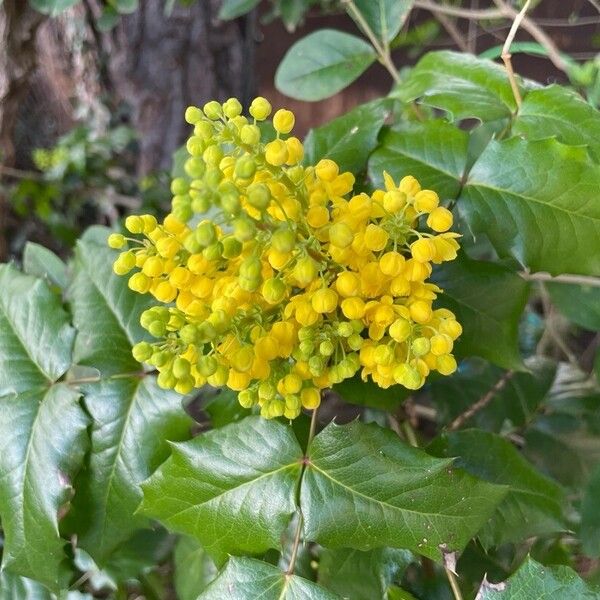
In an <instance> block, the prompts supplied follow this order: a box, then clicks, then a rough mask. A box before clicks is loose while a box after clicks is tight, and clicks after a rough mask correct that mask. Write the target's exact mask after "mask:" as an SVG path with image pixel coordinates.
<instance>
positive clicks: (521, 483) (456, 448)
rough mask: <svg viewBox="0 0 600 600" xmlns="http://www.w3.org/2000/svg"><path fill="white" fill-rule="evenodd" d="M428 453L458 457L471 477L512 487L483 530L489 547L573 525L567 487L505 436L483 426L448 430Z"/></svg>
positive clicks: (460, 464) (481, 535)
mask: <svg viewBox="0 0 600 600" xmlns="http://www.w3.org/2000/svg"><path fill="white" fill-rule="evenodd" d="M484 449H485V450H484ZM428 451H429V452H431V453H432V454H434V455H435V456H440V457H444V458H445V457H457V461H456V465H457V466H459V467H462V468H463V469H465V470H466V471H468V472H469V473H471V475H474V476H475V477H478V478H480V479H483V480H485V481H489V482H491V483H495V484H499V485H505V486H508V488H509V490H508V493H507V494H506V496H505V497H504V499H503V500H502V502H500V504H499V505H498V506H497V508H496V510H495V512H494V516H493V517H492V519H491V520H490V521H489V522H488V523H486V524H485V525H484V527H483V529H482V530H481V531H480V532H479V534H478V537H479V539H480V541H481V542H482V544H483V546H484V547H487V548H489V547H492V546H499V545H501V544H505V543H510V542H521V541H523V540H525V539H527V538H529V537H532V536H537V535H544V534H549V533H557V532H561V531H565V530H566V529H567V528H566V525H565V521H564V516H563V509H564V506H565V494H564V491H563V489H562V488H561V487H560V486H559V485H558V484H556V483H555V482H554V481H552V480H551V479H548V478H547V477H545V476H543V475H542V474H540V473H539V472H538V471H536V470H535V469H534V467H533V466H532V465H531V464H530V463H528V462H527V461H526V460H525V459H524V458H523V456H522V455H521V454H520V453H519V452H518V451H517V450H516V448H515V447H514V446H513V445H512V444H511V443H510V442H507V441H506V440H505V439H504V438H502V437H500V436H498V435H495V434H493V433H489V432H486V431H480V430H477V429H471V430H467V431H458V432H453V433H448V434H443V435H442V436H440V437H439V438H437V439H436V440H434V441H433V443H432V444H431V445H430V446H429V447H428Z"/></svg>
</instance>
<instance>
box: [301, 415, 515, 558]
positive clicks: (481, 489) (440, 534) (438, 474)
mask: <svg viewBox="0 0 600 600" xmlns="http://www.w3.org/2000/svg"><path fill="white" fill-rule="evenodd" d="M505 493H506V490H505V489H504V488H502V487H500V486H495V485H492V484H489V483H486V482H482V481H478V480H477V479H475V478H474V477H472V476H471V475H468V474H467V473H464V472H463V471H459V470H457V469H455V468H453V467H452V460H442V459H436V458H433V457H431V456H429V455H427V454H426V453H425V452H423V451H422V450H418V449H416V448H412V447H409V446H406V445H405V444H404V443H402V442H401V441H400V439H399V438H398V436H397V435H396V434H395V433H393V432H392V431H390V430H387V429H382V428H380V427H378V426H377V425H365V424H363V423H360V422H358V421H355V422H352V423H350V424H348V425H344V426H338V425H335V424H330V425H328V426H327V427H326V428H325V429H324V430H323V431H322V432H321V433H320V434H319V435H317V436H316V437H315V438H314V440H313V442H312V444H311V447H310V449H309V462H308V464H307V466H306V471H305V473H304V477H303V481H302V487H301V490H300V504H301V508H302V514H303V515H304V534H305V538H306V539H309V540H314V541H317V542H319V543H320V544H322V545H323V546H326V547H331V548H340V547H345V548H348V547H350V548H356V549H358V550H369V549H371V548H376V547H381V546H391V547H396V548H406V549H409V550H411V551H413V552H416V553H418V554H422V555H424V556H427V557H429V558H432V559H434V560H440V559H441V558H442V556H443V554H444V553H445V552H451V551H454V550H462V549H463V548H464V547H465V545H466V544H467V542H468V541H469V540H470V539H471V538H472V537H473V535H475V533H476V532H477V531H478V529H479V528H480V527H481V526H482V525H483V524H484V523H485V522H486V521H487V519H488V518H489V517H490V515H491V514H492V512H493V510H494V508H495V506H496V505H497V504H498V502H499V501H500V500H501V499H502V498H503V497H504V495H505Z"/></svg>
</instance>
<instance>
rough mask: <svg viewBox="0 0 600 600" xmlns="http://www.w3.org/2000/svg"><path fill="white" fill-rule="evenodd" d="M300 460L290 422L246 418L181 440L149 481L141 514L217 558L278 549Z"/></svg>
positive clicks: (289, 513) (291, 507) (291, 506)
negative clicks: (197, 541)
mask: <svg viewBox="0 0 600 600" xmlns="http://www.w3.org/2000/svg"><path fill="white" fill-rule="evenodd" d="M301 460H302V450H301V449H300V446H299V444H298V442H297V440H296V438H295V437H294V434H293V432H292V429H291V427H289V426H286V425H283V424H281V423H279V422H276V421H266V420H265V419H262V418H260V417H246V418H245V419H243V420H242V421H240V422H239V423H234V424H231V425H227V426H226V427H222V428H221V429H216V430H213V431H210V432H208V433H205V434H203V435H200V436H198V437H196V438H194V439H193V440H191V441H189V442H184V443H180V444H174V445H173V453H172V455H171V457H170V458H169V459H168V460H167V461H166V462H165V463H164V464H163V465H162V466H161V467H160V469H158V471H156V473H154V475H152V477H150V479H148V481H146V482H145V483H144V484H143V486H142V487H143V490H144V501H143V503H142V511H143V512H144V513H145V514H147V515H149V516H151V517H154V518H156V519H158V520H159V521H161V522H162V523H164V524H165V525H166V526H167V527H169V528H170V529H172V530H175V531H179V532H181V533H185V534H187V535H190V536H193V537H195V538H197V539H198V540H199V541H200V543H201V544H202V546H203V547H204V548H205V549H206V551H207V552H208V553H209V554H210V555H211V556H213V557H214V558H215V560H216V561H217V562H222V561H223V560H224V559H225V558H226V556H227V554H228V553H230V554H236V553H250V554H257V553H259V552H264V551H266V550H268V549H269V548H278V547H279V546H280V536H281V533H282V532H283V530H284V529H285V528H286V526H287V524H288V522H289V521H290V518H291V516H292V514H293V513H294V511H295V501H294V494H295V488H296V485H297V483H298V478H299V475H300V470H301Z"/></svg>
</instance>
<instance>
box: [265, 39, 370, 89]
mask: <svg viewBox="0 0 600 600" xmlns="http://www.w3.org/2000/svg"><path fill="white" fill-rule="evenodd" d="M375 59H376V54H375V51H374V50H373V48H372V47H371V45H370V44H368V43H367V42H365V41H364V40H362V39H360V38H359V37H356V36H355V35H350V34H349V33H343V32H341V31H336V30H334V29H321V30H319V31H315V32H314V33H311V34H309V35H307V36H306V37H305V38H303V39H301V40H300V41H298V42H296V43H295V44H294V45H293V46H292V47H291V48H290V49H289V50H288V51H287V53H286V55H285V56H284V57H283V60H282V61H281V63H280V65H279V67H278V68H277V73H276V74H275V87H276V88H277V89H278V90H279V91H280V92H282V93H283V94H286V95H287V96H290V97H291V98H295V99H296V100H308V101H315V100H323V99H324V98H329V96H333V95H334V94H336V93H337V92H339V91H340V90H342V89H344V88H345V87H347V86H348V85H350V84H351V83H352V82H353V81H354V80H355V79H356V78H357V77H358V76H359V75H361V74H362V73H363V72H364V71H365V70H366V69H367V67H369V65H371V64H373V62H374V61H375Z"/></svg>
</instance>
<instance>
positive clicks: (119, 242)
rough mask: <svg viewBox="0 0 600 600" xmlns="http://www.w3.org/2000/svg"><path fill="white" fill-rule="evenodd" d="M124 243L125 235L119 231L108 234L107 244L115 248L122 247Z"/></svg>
mask: <svg viewBox="0 0 600 600" xmlns="http://www.w3.org/2000/svg"><path fill="white" fill-rule="evenodd" d="M125 243H126V241H125V236H124V235H122V234H120V233H111V234H110V235H109V236H108V245H109V246H110V247H111V248H114V249H115V250H119V249H120V248H122V247H123V246H124V245H125Z"/></svg>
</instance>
